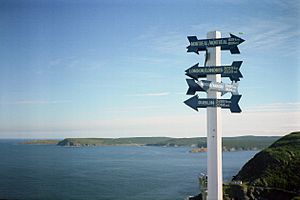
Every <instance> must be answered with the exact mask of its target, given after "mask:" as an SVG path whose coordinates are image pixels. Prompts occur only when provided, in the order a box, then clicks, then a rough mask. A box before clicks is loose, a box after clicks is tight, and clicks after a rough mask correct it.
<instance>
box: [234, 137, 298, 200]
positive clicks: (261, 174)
mask: <svg viewBox="0 0 300 200" xmlns="http://www.w3.org/2000/svg"><path fill="white" fill-rule="evenodd" d="M233 180H234V181H236V180H241V181H243V182H244V184H245V186H246V187H247V189H245V188H244V189H243V190H248V193H251V194H252V195H254V196H255V193H258V194H259V195H258V194H257V195H258V196H259V197H261V196H263V197H264V198H266V199H270V198H271V199H289V198H290V197H292V196H295V195H296V196H297V195H299V196H300V132H293V133H290V134H288V135H286V136H284V137H282V138H280V139H279V140H277V141H276V142H275V143H273V144H272V145H270V146H269V147H268V148H266V149H264V150H263V151H261V152H259V153H257V154H256V155H255V156H254V157H253V158H252V159H251V160H249V161H248V162H247V163H246V164H245V165H244V166H243V168H242V169H241V170H240V172H239V173H238V174H237V175H236V176H235V177H234V179H233ZM249 191H250V192H249ZM251 191H252V192H251ZM275 194H276V195H275ZM285 197H289V198H285Z"/></svg>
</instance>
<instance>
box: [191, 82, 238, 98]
mask: <svg viewBox="0 0 300 200" xmlns="http://www.w3.org/2000/svg"><path fill="white" fill-rule="evenodd" d="M197 84H198V85H199V86H200V88H202V89H203V90H205V91H206V92H208V91H217V92H221V93H222V96H223V95H224V94H226V93H227V92H231V94H232V95H238V94H239V92H238V86H239V84H238V83H237V82H233V83H231V84H227V83H217V82H213V81H206V80H201V81H198V82H197Z"/></svg>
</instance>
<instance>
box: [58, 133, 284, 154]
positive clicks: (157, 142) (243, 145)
mask: <svg viewBox="0 0 300 200" xmlns="http://www.w3.org/2000/svg"><path fill="white" fill-rule="evenodd" d="M277 139H279V137H276V136H270V137H268V136H241V137H223V149H224V150H228V151H235V150H258V149H263V148H266V147H267V146H269V145H270V144H272V143H273V142H274V141H276V140H277ZM58 145H60V146H76V147H83V146H167V147H179V146H189V147H193V148H197V147H198V148H205V147H206V146H207V144H206V137H194V138H170V137H130V138H66V139H64V140H62V141H60V142H58Z"/></svg>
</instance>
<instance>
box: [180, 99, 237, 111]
mask: <svg viewBox="0 0 300 200" xmlns="http://www.w3.org/2000/svg"><path fill="white" fill-rule="evenodd" d="M241 96H242V95H232V96H231V99H200V98H198V96H197V95H195V96H193V97H191V98H189V99H188V100H186V101H185V102H184V103H185V104H186V105H187V106H189V107H191V108H193V109H194V110H196V111H198V108H207V107H221V108H229V109H230V111H231V112H233V113H240V112H242V110H241V108H240V106H239V104H238V103H239V100H240V98H241Z"/></svg>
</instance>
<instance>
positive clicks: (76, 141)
mask: <svg viewBox="0 0 300 200" xmlns="http://www.w3.org/2000/svg"><path fill="white" fill-rule="evenodd" d="M169 139H170V138H168V137H132V138H66V139H64V140H62V141H60V142H59V143H58V145H61V146H114V145H123V146H127V145H131V146H134V145H146V144H147V143H149V142H151V143H159V142H163V141H166V140H169Z"/></svg>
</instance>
